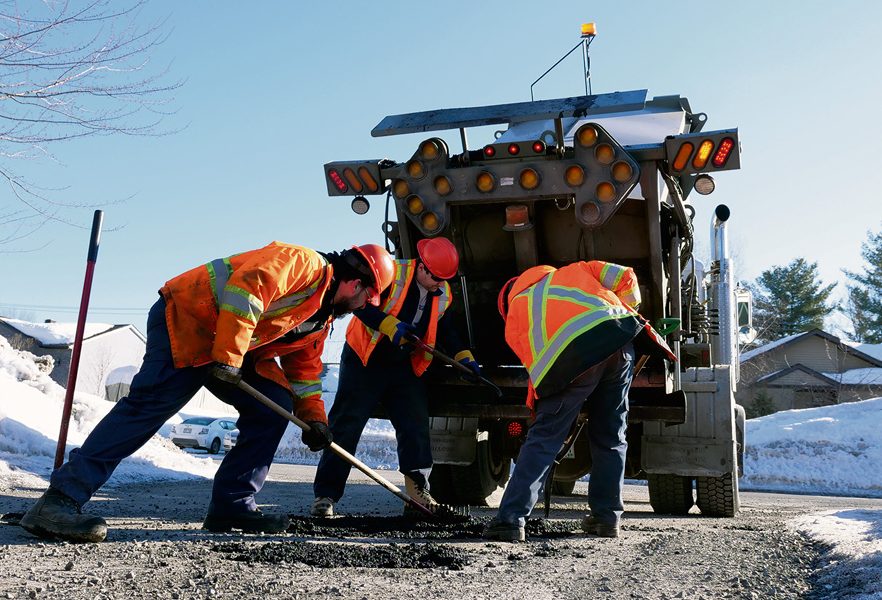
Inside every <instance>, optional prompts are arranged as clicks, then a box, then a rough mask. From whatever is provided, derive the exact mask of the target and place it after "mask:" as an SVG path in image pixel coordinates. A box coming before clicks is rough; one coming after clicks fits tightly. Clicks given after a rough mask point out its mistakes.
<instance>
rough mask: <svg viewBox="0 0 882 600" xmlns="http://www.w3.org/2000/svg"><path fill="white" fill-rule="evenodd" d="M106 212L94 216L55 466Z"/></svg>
mask: <svg viewBox="0 0 882 600" xmlns="http://www.w3.org/2000/svg"><path fill="white" fill-rule="evenodd" d="M103 219H104V213H103V212H102V211H100V210H96V211H95V216H94V217H93V218H92V239H91V240H90V241H89V255H88V257H87V258H86V280H85V282H84V283H83V297H82V298H81V299H80V315H79V317H77V333H76V335H75V336H74V346H73V353H72V354H71V357H70V371H69V372H68V374H67V390H66V391H65V393H64V411H63V412H62V414H61V430H60V431H59V432H58V445H57V446H56V447H55V468H56V469H57V468H58V467H60V466H61V463H63V462H64V449H65V447H66V446H67V428H68V425H69V424H70V411H71V408H72V407H73V396H74V389H75V388H76V386H77V371H79V369H80V351H81V350H82V349H83V334H84V332H85V331H86V313H87V312H88V310H89V295H90V294H91V292H92V273H93V272H94V271H95V261H96V260H98V239H99V238H100V237H101V221H102V220H103Z"/></svg>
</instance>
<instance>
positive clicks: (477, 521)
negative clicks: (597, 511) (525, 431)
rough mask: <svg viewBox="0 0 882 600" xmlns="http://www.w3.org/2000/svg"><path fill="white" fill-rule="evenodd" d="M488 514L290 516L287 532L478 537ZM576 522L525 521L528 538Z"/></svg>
mask: <svg viewBox="0 0 882 600" xmlns="http://www.w3.org/2000/svg"><path fill="white" fill-rule="evenodd" d="M489 522H490V519H489V518H488V517H484V518H478V517H469V518H466V519H458V520H453V521H441V520H439V521H428V520H426V521H423V520H417V519H412V518H407V517H368V516H342V517H332V518H327V519H316V518H311V517H300V516H294V515H292V516H291V525H290V526H289V527H288V533H291V534H294V535H296V536H302V537H332V538H353V537H371V538H373V537H382V538H390V539H400V540H468V539H480V538H481V534H482V533H483V531H484V527H485V526H486V525H487V523H489ZM578 529H579V524H578V522H577V521H546V520H545V519H530V520H529V521H527V536H528V539H535V538H541V539H550V538H558V537H567V536H570V535H572V534H573V533H574V532H576V531H578Z"/></svg>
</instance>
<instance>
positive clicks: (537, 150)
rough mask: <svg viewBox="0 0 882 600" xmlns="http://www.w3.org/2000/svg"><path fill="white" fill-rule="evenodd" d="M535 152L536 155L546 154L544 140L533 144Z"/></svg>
mask: <svg viewBox="0 0 882 600" xmlns="http://www.w3.org/2000/svg"><path fill="white" fill-rule="evenodd" d="M533 152H535V153H536V154H542V153H543V152H545V142H543V141H542V140H537V141H535V142H533Z"/></svg>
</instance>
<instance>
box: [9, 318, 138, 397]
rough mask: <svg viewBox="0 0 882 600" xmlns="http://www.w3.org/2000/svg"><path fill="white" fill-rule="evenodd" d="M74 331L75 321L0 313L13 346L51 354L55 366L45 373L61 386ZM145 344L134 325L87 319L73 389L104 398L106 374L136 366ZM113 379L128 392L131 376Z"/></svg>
mask: <svg viewBox="0 0 882 600" xmlns="http://www.w3.org/2000/svg"><path fill="white" fill-rule="evenodd" d="M75 334H76V323H55V322H48V323H30V322H28V321H21V320H19V319H8V318H4V317H0V335H2V336H3V337H5V338H6V339H7V341H9V343H10V344H11V345H12V346H13V347H14V348H17V349H19V350H26V351H28V352H30V353H32V354H35V355H37V356H45V355H49V356H51V357H52V358H53V360H54V361H55V368H53V369H52V372H51V373H50V374H49V375H50V377H52V379H53V380H54V381H56V382H57V383H58V384H59V385H61V386H62V387H67V380H68V375H69V373H70V363H71V357H72V355H73V343H74V337H75ZM146 345H147V340H146V338H145V337H144V334H142V333H141V332H140V331H138V329H137V328H136V327H135V326H134V325H108V324H104V323H88V324H87V325H86V327H85V331H84V337H83V346H82V350H81V352H80V364H79V368H78V370H77V383H76V389H77V391H79V392H85V393H87V394H92V395H95V396H98V397H100V398H107V397H108V394H107V391H106V389H105V385H106V383H107V378H108V376H109V375H110V374H111V373H112V372H113V371H114V370H116V369H120V368H123V367H129V368H133V369H134V370H137V368H138V367H139V366H140V365H141V361H142V359H143V358H144V350H145V348H146ZM114 383H115V384H117V392H119V391H121V390H120V389H119V388H120V386H119V385H118V384H124V385H125V390H124V392H128V384H129V383H131V376H129V377H128V380H127V381H124V380H123V379H121V378H119V377H117V378H116V379H115V381H114ZM123 395H125V393H123Z"/></svg>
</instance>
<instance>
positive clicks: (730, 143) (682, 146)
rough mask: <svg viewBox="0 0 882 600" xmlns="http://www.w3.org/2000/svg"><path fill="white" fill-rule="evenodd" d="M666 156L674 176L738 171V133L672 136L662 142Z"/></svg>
mask: <svg viewBox="0 0 882 600" xmlns="http://www.w3.org/2000/svg"><path fill="white" fill-rule="evenodd" d="M665 155H666V158H667V161H668V168H669V170H670V172H671V174H673V175H686V174H690V173H710V172H714V171H726V170H729V169H738V168H740V167H741V147H740V145H739V143H738V130H737V129H727V130H723V131H711V132H707V133H704V132H703V133H687V134H685V135H677V136H671V137H669V138H667V139H666V140H665Z"/></svg>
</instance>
